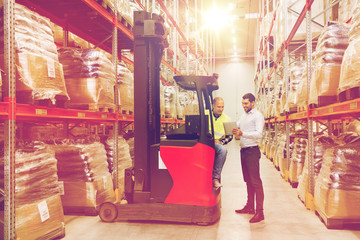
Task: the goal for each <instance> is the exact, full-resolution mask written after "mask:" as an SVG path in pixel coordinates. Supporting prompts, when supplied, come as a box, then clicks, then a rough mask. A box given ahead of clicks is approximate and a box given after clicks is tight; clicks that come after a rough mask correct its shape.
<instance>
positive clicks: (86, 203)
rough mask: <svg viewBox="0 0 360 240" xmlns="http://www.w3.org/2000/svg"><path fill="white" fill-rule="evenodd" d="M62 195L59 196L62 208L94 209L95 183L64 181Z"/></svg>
mask: <svg viewBox="0 0 360 240" xmlns="http://www.w3.org/2000/svg"><path fill="white" fill-rule="evenodd" d="M63 184H64V195H61V201H62V205H63V206H64V207H96V194H97V189H96V182H83V181H65V182H63Z"/></svg>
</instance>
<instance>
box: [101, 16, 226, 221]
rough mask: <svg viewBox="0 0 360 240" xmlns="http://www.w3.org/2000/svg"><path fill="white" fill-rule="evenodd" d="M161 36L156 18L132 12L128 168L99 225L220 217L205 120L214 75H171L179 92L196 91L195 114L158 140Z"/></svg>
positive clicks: (161, 27)
mask: <svg viewBox="0 0 360 240" xmlns="http://www.w3.org/2000/svg"><path fill="white" fill-rule="evenodd" d="M166 37H167V32H166V29H165V26H164V20H163V18H162V17H161V16H159V15H157V14H151V13H148V12H145V11H137V12H134V68H135V70H134V101H135V111H134V114H135V115H134V118H135V122H134V124H135V159H134V167H133V168H131V169H125V190H124V192H125V198H126V200H127V202H128V203H127V204H120V203H111V202H105V203H103V204H101V205H100V207H99V216H100V218H101V220H102V221H104V222H113V221H129V220H140V221H169V222H181V223H192V224H199V225H208V224H211V223H214V222H216V221H218V219H219V218H220V202H221V201H220V189H216V188H214V187H213V184H212V171H213V164H214V159H215V143H214V130H213V123H212V118H211V117H210V120H209V116H211V114H212V109H211V104H212V92H213V91H214V90H217V89H218V82H217V79H218V76H217V75H216V74H214V75H212V76H175V77H174V80H175V81H176V83H177V85H178V86H180V87H181V88H183V89H185V90H190V91H196V94H197V99H198V102H199V115H188V116H186V117H185V124H184V125H183V126H181V127H179V128H177V129H175V130H173V131H172V132H169V133H167V134H166V137H161V134H160V120H161V119H160V63H161V60H162V56H163V50H164V48H166V47H167V40H166ZM209 124H210V126H211V127H210V126H209ZM209 129H211V130H209ZM163 138H164V139H163ZM160 139H161V140H160Z"/></svg>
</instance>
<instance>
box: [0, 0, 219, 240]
mask: <svg viewBox="0 0 360 240" xmlns="http://www.w3.org/2000/svg"><path fill="white" fill-rule="evenodd" d="M154 1H155V0H153V1H152V4H154ZM137 2H138V4H139V5H140V6H141V7H142V8H143V9H145V8H146V5H145V4H143V3H141V2H140V1H139V0H137ZM157 2H158V3H159V4H160V6H161V5H164V6H162V8H163V9H165V4H166V1H165V4H164V3H163V2H162V1H161V0H158V1H157ZM175 2H178V1H175ZM16 3H20V4H23V5H25V6H27V7H29V8H30V9H32V10H34V11H35V12H38V13H39V14H40V15H42V16H45V17H48V18H49V19H50V20H51V21H52V22H54V23H55V24H57V25H59V26H61V27H63V28H64V30H65V35H67V34H68V32H72V33H74V34H76V35H77V36H79V37H81V38H83V39H85V40H87V41H88V42H90V43H92V44H94V45H95V46H96V47H99V48H101V49H103V50H105V51H107V52H109V53H112V56H113V63H114V66H115V71H116V70H117V69H116V63H117V61H118V59H120V60H123V61H125V62H127V63H130V64H131V63H132V61H131V60H130V59H128V58H126V57H124V56H122V55H121V50H122V49H132V47H133V40H134V37H133V34H132V29H131V26H130V25H129V24H127V23H126V22H124V21H123V19H122V18H121V16H120V15H119V14H118V13H117V12H116V10H114V9H110V10H111V11H108V10H109V9H107V10H106V9H105V8H104V7H103V5H102V4H101V3H102V1H101V0H64V1H55V2H54V1H47V0H16ZM161 3H162V4H161ZM184 3H185V4H186V5H187V8H189V4H188V2H187V1H184ZM115 4H117V2H116V1H115ZM148 4H149V3H148ZM195 5H196V7H197V1H196V0H195ZM14 6H15V0H6V1H4V43H5V46H4V53H5V57H4V60H5V77H6V78H5V79H4V85H3V90H4V102H0V119H1V120H3V122H4V133H5V142H4V173H5V174H4V175H5V179H4V182H5V183H4V191H3V190H1V191H0V194H1V195H3V199H4V210H5V211H4V236H3V237H4V239H15V237H16V236H15V207H14V206H15V205H14V201H15V199H14V196H15V169H14V165H15V164H14V163H15V135H16V130H15V128H16V121H20V122H39V123H53V124H58V123H60V124H63V125H64V126H69V123H71V124H74V125H76V124H79V123H84V122H86V123H90V124H106V125H113V129H114V138H115V141H114V149H115V151H114V159H115V161H117V157H116V156H117V135H118V128H119V125H118V124H119V123H121V124H125V125H130V124H133V122H134V117H133V115H127V114H121V113H119V112H118V111H115V112H113V113H110V112H95V111H85V110H75V109H63V108H52V107H43V106H33V105H27V104H18V103H16V96H15V47H14V45H15V32H14V31H15V30H14ZM115 9H117V8H116V5H115ZM176 11H178V8H176V6H174V12H176ZM195 12H196V11H195ZM167 17H169V13H168V16H167ZM177 31H178V34H180V35H181V36H182V37H183V38H184V41H185V42H186V56H189V52H192V53H193V54H194V55H195V56H197V57H199V56H200V55H201V54H200V55H199V54H198V50H199V49H198V45H197V44H196V45H195V49H193V48H191V46H190V43H189V41H187V39H186V37H185V36H184V34H182V32H181V29H177ZM177 43H178V42H177ZM65 44H66V40H65ZM207 47H209V44H207ZM211 51H213V49H212V50H211ZM202 52H203V51H202ZM202 57H203V58H204V56H202ZM175 60H176V58H175ZM200 61H201V63H200ZM197 62H199V64H197V68H198V67H202V68H203V71H205V72H208V71H209V69H206V67H205V65H206V63H208V64H209V65H210V64H212V65H213V62H206V61H204V59H197ZM162 63H163V64H164V65H165V66H166V67H167V68H169V69H170V70H171V71H172V72H173V73H174V74H179V73H180V72H179V71H178V70H177V68H176V65H175V66H174V63H175V64H176V62H173V63H171V62H170V61H167V60H165V59H162ZM197 71H198V69H196V72H197ZM115 99H117V97H115ZM118 104H119V103H117V102H116V105H117V106H118ZM183 122H184V121H183V120H179V119H169V118H166V119H161V123H162V124H169V125H178V124H180V123H183ZM115 166H117V164H116V162H115ZM115 174H117V169H116V170H115ZM117 179H118V178H117V176H115V182H114V184H115V186H117Z"/></svg>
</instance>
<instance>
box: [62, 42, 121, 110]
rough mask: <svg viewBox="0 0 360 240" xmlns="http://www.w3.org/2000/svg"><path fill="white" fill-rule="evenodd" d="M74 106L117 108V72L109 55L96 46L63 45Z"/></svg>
mask: <svg viewBox="0 0 360 240" xmlns="http://www.w3.org/2000/svg"><path fill="white" fill-rule="evenodd" d="M59 59H60V62H61V63H62V64H63V66H64V75H65V82H66V88H67V90H68V93H69V96H70V105H71V106H72V107H75V108H81V109H91V110H98V109H99V108H110V109H115V104H114V86H115V84H116V78H115V71H114V66H113V64H112V62H111V61H110V60H109V59H108V58H107V57H106V55H105V54H104V53H102V52H100V51H98V50H95V49H78V48H61V49H59Z"/></svg>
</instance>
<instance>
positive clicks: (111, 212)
mask: <svg viewBox="0 0 360 240" xmlns="http://www.w3.org/2000/svg"><path fill="white" fill-rule="evenodd" d="M117 216H118V211H117V207H116V205H115V204H113V203H111V202H105V203H102V204H101V205H100V210H99V217H100V219H101V220H102V221H103V222H113V221H114V220H115V219H116V218H117Z"/></svg>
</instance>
